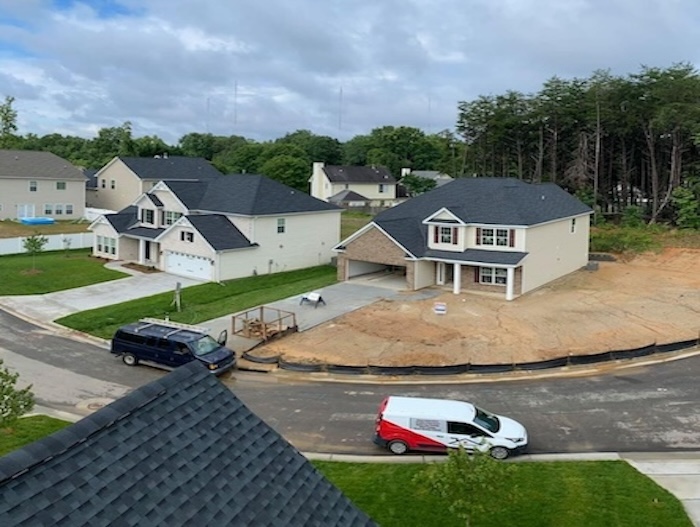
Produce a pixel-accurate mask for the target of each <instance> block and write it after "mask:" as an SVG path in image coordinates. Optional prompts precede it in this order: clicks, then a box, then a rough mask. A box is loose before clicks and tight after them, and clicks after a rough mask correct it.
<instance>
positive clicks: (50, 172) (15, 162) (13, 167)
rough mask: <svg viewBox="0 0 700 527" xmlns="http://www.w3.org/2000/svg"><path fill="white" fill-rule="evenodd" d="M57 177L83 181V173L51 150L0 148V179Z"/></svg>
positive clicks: (84, 178) (58, 178)
mask: <svg viewBox="0 0 700 527" xmlns="http://www.w3.org/2000/svg"><path fill="white" fill-rule="evenodd" d="M4 178H12V179H16V178H19V179H57V180H61V181H64V180H66V181H67V180H76V181H85V180H86V177H85V175H84V174H83V173H82V172H81V171H80V169H78V168H77V167H75V166H74V165H72V164H71V163H70V161H66V160H65V159H63V158H62V157H58V156H57V155H55V154H52V153H51V152H38V151H33V150H0V179H4Z"/></svg>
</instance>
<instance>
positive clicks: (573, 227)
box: [571, 218, 576, 233]
mask: <svg viewBox="0 0 700 527" xmlns="http://www.w3.org/2000/svg"><path fill="white" fill-rule="evenodd" d="M571 232H572V233H574V232H576V218H571Z"/></svg>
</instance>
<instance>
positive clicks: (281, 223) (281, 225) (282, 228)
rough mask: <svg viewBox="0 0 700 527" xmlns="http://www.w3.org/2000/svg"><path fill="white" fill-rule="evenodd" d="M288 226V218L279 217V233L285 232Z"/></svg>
mask: <svg viewBox="0 0 700 527" xmlns="http://www.w3.org/2000/svg"><path fill="white" fill-rule="evenodd" d="M285 228H286V220H285V219H284V218H277V233H278V234H283V233H284V231H285Z"/></svg>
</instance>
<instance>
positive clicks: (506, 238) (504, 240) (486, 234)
mask: <svg viewBox="0 0 700 527" xmlns="http://www.w3.org/2000/svg"><path fill="white" fill-rule="evenodd" d="M476 244H477V245H491V246H496V247H515V230H513V229H494V228H490V227H489V228H484V227H478V228H477V229H476Z"/></svg>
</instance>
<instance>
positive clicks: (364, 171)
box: [309, 162, 396, 207]
mask: <svg viewBox="0 0 700 527" xmlns="http://www.w3.org/2000/svg"><path fill="white" fill-rule="evenodd" d="M309 183H310V185H311V195H312V196H313V197H315V198H318V199H322V200H323V201H329V202H331V203H334V202H338V203H340V202H343V201H347V200H346V198H347V197H348V195H350V196H351V200H352V201H354V202H362V203H363V205H364V206H371V207H390V206H392V205H395V204H396V179H395V178H394V176H392V175H391V172H389V169H387V168H386V167H378V166H335V165H329V166H326V165H325V163H322V162H316V163H314V164H313V170H312V174H311V178H310V179H309Z"/></svg>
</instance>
